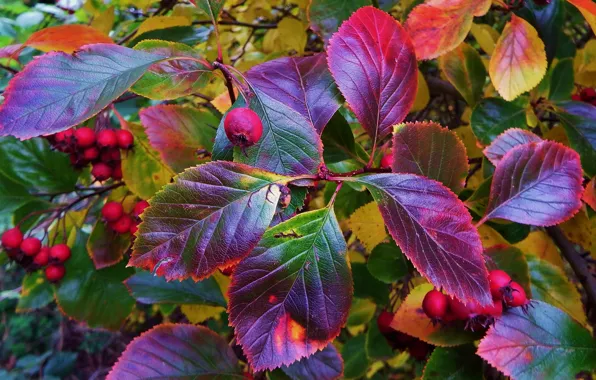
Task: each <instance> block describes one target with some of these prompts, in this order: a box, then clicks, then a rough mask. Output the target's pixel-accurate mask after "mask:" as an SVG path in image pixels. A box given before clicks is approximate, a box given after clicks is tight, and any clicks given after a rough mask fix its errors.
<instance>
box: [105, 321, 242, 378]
mask: <svg viewBox="0 0 596 380" xmlns="http://www.w3.org/2000/svg"><path fill="white" fill-rule="evenodd" d="M235 377H237V378H241V377H242V370H241V369H240V366H239V365H238V358H237V357H236V355H235V354H234V351H233V350H232V348H231V347H230V346H229V345H228V343H227V342H226V341H225V340H224V339H223V338H221V337H220V336H219V335H217V334H216V333H214V332H213V331H211V330H209V329H208V328H206V327H203V326H195V325H187V324H162V325H158V326H156V327H154V328H153V329H151V330H149V331H147V332H145V333H143V334H141V335H140V336H139V337H137V338H135V339H134V340H133V341H132V342H131V343H130V344H129V345H128V346H127V347H126V350H125V351H124V352H123V353H122V355H121V356H120V358H119V359H118V362H117V363H116V364H115V365H114V367H113V368H112V370H111V371H110V373H109V374H108V377H107V379H108V380H121V379H130V380H134V379H214V378H222V379H223V378H235Z"/></svg>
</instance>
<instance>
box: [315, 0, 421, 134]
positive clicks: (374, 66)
mask: <svg viewBox="0 0 596 380" xmlns="http://www.w3.org/2000/svg"><path fill="white" fill-rule="evenodd" d="M327 53H328V61H329V69H330V70H331V74H333V77H334V78H335V82H336V83H337V85H338V87H339V89H340V91H341V93H342V94H343V95H344V97H345V98H346V100H347V101H348V103H349V105H350V108H351V109H352V110H353V111H354V113H355V114H356V117H357V118H358V120H359V121H360V123H361V124H362V126H363V127H364V129H365V130H366V132H367V133H368V134H369V135H370V136H371V137H372V138H373V140H374V143H375V144H376V142H377V141H378V140H381V139H383V138H384V137H385V136H387V135H388V134H389V133H391V128H392V126H393V125H395V124H397V123H400V122H401V121H402V120H403V119H404V118H405V117H406V115H407V114H408V111H409V110H410V108H411V107H412V104H413V103H414V98H415V97H416V89H417V87H418V73H417V65H416V55H415V52H414V47H413V46H412V42H411V41H410V38H409V37H408V34H407V33H406V31H405V30H404V29H403V28H402V26H401V25H400V24H399V22H397V21H396V20H395V19H394V18H393V17H391V16H390V15H389V14H387V13H385V12H383V11H381V10H378V9H376V8H373V7H364V8H360V9H358V10H357V11H356V12H355V13H354V14H353V15H352V16H351V17H350V18H349V19H348V20H347V21H346V22H344V23H343V24H342V26H341V28H339V31H338V32H337V33H335V34H334V35H333V37H331V40H330V41H329V48H328V50H327Z"/></svg>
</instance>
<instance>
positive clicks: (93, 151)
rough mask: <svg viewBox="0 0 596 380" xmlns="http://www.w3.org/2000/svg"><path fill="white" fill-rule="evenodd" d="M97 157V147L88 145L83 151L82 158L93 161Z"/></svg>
mask: <svg viewBox="0 0 596 380" xmlns="http://www.w3.org/2000/svg"><path fill="white" fill-rule="evenodd" d="M97 157H99V149H97V147H94V146H92V147H90V148H87V149H85V150H84V151H83V159H84V160H86V161H89V162H91V161H95V160H97Z"/></svg>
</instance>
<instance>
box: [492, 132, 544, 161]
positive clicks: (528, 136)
mask: <svg viewBox="0 0 596 380" xmlns="http://www.w3.org/2000/svg"><path fill="white" fill-rule="evenodd" d="M540 141H542V139H541V138H540V137H538V136H536V135H535V134H533V133H532V132H530V131H526V130H524V129H519V128H511V129H508V130H506V131H505V132H503V133H502V134H500V135H499V136H498V137H497V138H496V139H494V141H493V142H492V143H491V144H490V145H489V146H488V147H486V148H485V149H484V155H485V156H486V158H488V159H489V160H490V162H492V164H493V165H495V166H496V165H498V164H499V162H501V160H502V159H503V157H504V156H505V155H506V154H507V152H509V151H510V150H511V149H513V148H515V147H516V146H518V145H523V144H527V143H530V142H535V143H537V142H540Z"/></svg>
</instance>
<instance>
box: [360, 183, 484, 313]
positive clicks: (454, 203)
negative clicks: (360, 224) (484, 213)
mask: <svg viewBox="0 0 596 380" xmlns="http://www.w3.org/2000/svg"><path fill="white" fill-rule="evenodd" d="M351 181H354V182H358V183H361V184H363V185H364V186H366V187H367V188H368V190H369V191H370V192H371V194H372V196H373V198H374V199H375V201H377V203H378V205H379V210H380V211H381V215H383V219H385V222H386V223H387V229H388V230H389V233H390V234H391V236H392V237H393V239H394V240H395V241H396V243H397V244H398V245H399V247H400V248H401V250H402V251H403V252H404V253H405V254H406V256H408V258H409V259H410V260H411V261H412V263H413V264H414V266H415V267H416V269H418V271H419V272H420V273H421V274H422V275H423V276H425V277H426V278H427V279H428V280H429V281H430V282H431V283H432V284H433V285H434V286H436V287H437V288H441V287H442V288H443V289H444V290H445V291H446V292H447V293H449V294H450V295H453V296H455V297H457V298H459V299H461V300H465V301H466V302H467V301H475V302H479V303H481V304H484V305H487V304H490V303H491V302H492V298H491V295H490V292H489V289H488V279H487V277H488V272H487V270H486V267H485V265H484V260H483V256H482V242H481V241H480V236H479V235H478V231H476V229H475V228H474V226H473V225H472V218H471V216H470V214H469V213H468V211H467V210H466V207H465V206H464V204H463V203H462V202H461V201H460V200H459V199H458V198H457V196H456V195H455V194H453V192H451V191H450V190H449V189H448V188H446V187H445V186H443V185H442V184H440V183H439V182H436V181H433V180H431V179H428V178H425V177H420V176H417V175H413V174H376V175H369V176H365V177H359V178H354V179H351Z"/></svg>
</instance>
